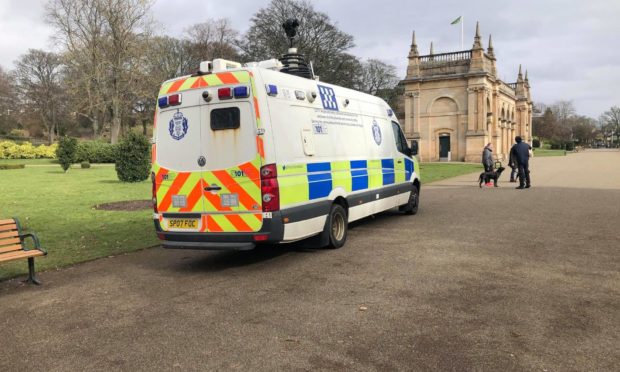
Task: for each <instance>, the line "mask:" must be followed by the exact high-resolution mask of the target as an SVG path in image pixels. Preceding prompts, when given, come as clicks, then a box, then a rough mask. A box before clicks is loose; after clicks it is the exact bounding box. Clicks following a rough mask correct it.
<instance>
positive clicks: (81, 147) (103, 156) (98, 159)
mask: <svg viewBox="0 0 620 372" xmlns="http://www.w3.org/2000/svg"><path fill="white" fill-rule="evenodd" d="M116 147H117V146H116V145H112V144H110V143H107V142H102V141H84V142H80V143H78V147H77V154H76V156H77V159H76V162H78V163H82V162H89V163H91V164H93V163H114V162H116Z"/></svg>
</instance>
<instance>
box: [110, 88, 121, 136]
mask: <svg viewBox="0 0 620 372" xmlns="http://www.w3.org/2000/svg"><path fill="white" fill-rule="evenodd" d="M120 106H121V105H120V100H119V99H118V96H117V97H114V98H113V99H112V124H111V128H110V142H111V143H112V144H113V145H114V144H116V143H118V138H119V134H120V132H121V112H120V111H121V107H120Z"/></svg>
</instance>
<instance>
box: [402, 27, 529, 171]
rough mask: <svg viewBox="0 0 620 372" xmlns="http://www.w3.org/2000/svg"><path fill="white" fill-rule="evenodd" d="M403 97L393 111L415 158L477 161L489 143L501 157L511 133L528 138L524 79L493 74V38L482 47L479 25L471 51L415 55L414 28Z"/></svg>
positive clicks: (511, 135) (508, 147)
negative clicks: (508, 80) (415, 152)
mask: <svg viewBox="0 0 620 372" xmlns="http://www.w3.org/2000/svg"><path fill="white" fill-rule="evenodd" d="M408 58H409V63H408V66H407V76H406V78H405V79H404V80H402V81H401V84H402V85H403V86H404V92H405V93H404V97H403V98H404V99H403V101H402V102H401V107H400V109H399V110H398V111H399V113H398V116H399V120H400V122H401V124H402V123H404V131H405V135H406V137H407V138H408V139H416V140H418V142H419V156H420V159H421V161H466V162H480V161H481V154H482V149H483V148H484V146H485V145H486V144H487V143H489V142H491V143H493V145H494V154H495V156H496V157H497V158H498V159H499V160H502V161H506V159H507V156H508V153H509V151H510V147H511V146H512V144H513V142H514V137H515V136H521V137H522V138H523V140H524V141H525V142H528V143H531V141H532V99H531V96H530V84H529V81H528V77H527V71H526V72H525V77H523V75H522V72H521V66H519V74H518V76H517V81H516V82H514V83H505V82H503V81H502V80H500V79H499V77H498V76H497V68H496V59H495V54H494V52H493V42H492V39H491V36H490V35H489V45H488V48H487V49H486V50H485V49H484V47H483V45H482V42H481V40H480V28H479V25H478V24H476V35H475V37H474V44H473V47H472V49H471V50H464V51H458V52H451V53H441V54H434V53H433V45H432V43H431V50H430V54H428V55H422V56H421V55H419V53H418V46H417V45H416V40H415V32H414V33H413V41H412V44H411V49H410V51H409V56H408Z"/></svg>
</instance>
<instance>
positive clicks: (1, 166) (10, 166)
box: [0, 164, 26, 170]
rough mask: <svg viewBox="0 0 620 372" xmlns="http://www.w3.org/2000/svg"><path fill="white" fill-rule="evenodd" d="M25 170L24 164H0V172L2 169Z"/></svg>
mask: <svg viewBox="0 0 620 372" xmlns="http://www.w3.org/2000/svg"><path fill="white" fill-rule="evenodd" d="M22 168H26V164H0V170H3V169H22Z"/></svg>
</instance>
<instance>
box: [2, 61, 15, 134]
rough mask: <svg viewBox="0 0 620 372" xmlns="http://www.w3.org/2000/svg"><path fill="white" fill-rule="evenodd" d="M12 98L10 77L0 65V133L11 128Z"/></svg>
mask: <svg viewBox="0 0 620 372" xmlns="http://www.w3.org/2000/svg"><path fill="white" fill-rule="evenodd" d="M14 100H15V99H14V97H13V85H12V84H11V78H10V76H9V74H7V73H6V72H4V70H3V69H2V67H0V133H7V132H9V131H10V130H11V129H12V128H11V125H12V123H11V116H12V115H11V113H12V109H13V108H14V104H13V102H14Z"/></svg>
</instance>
